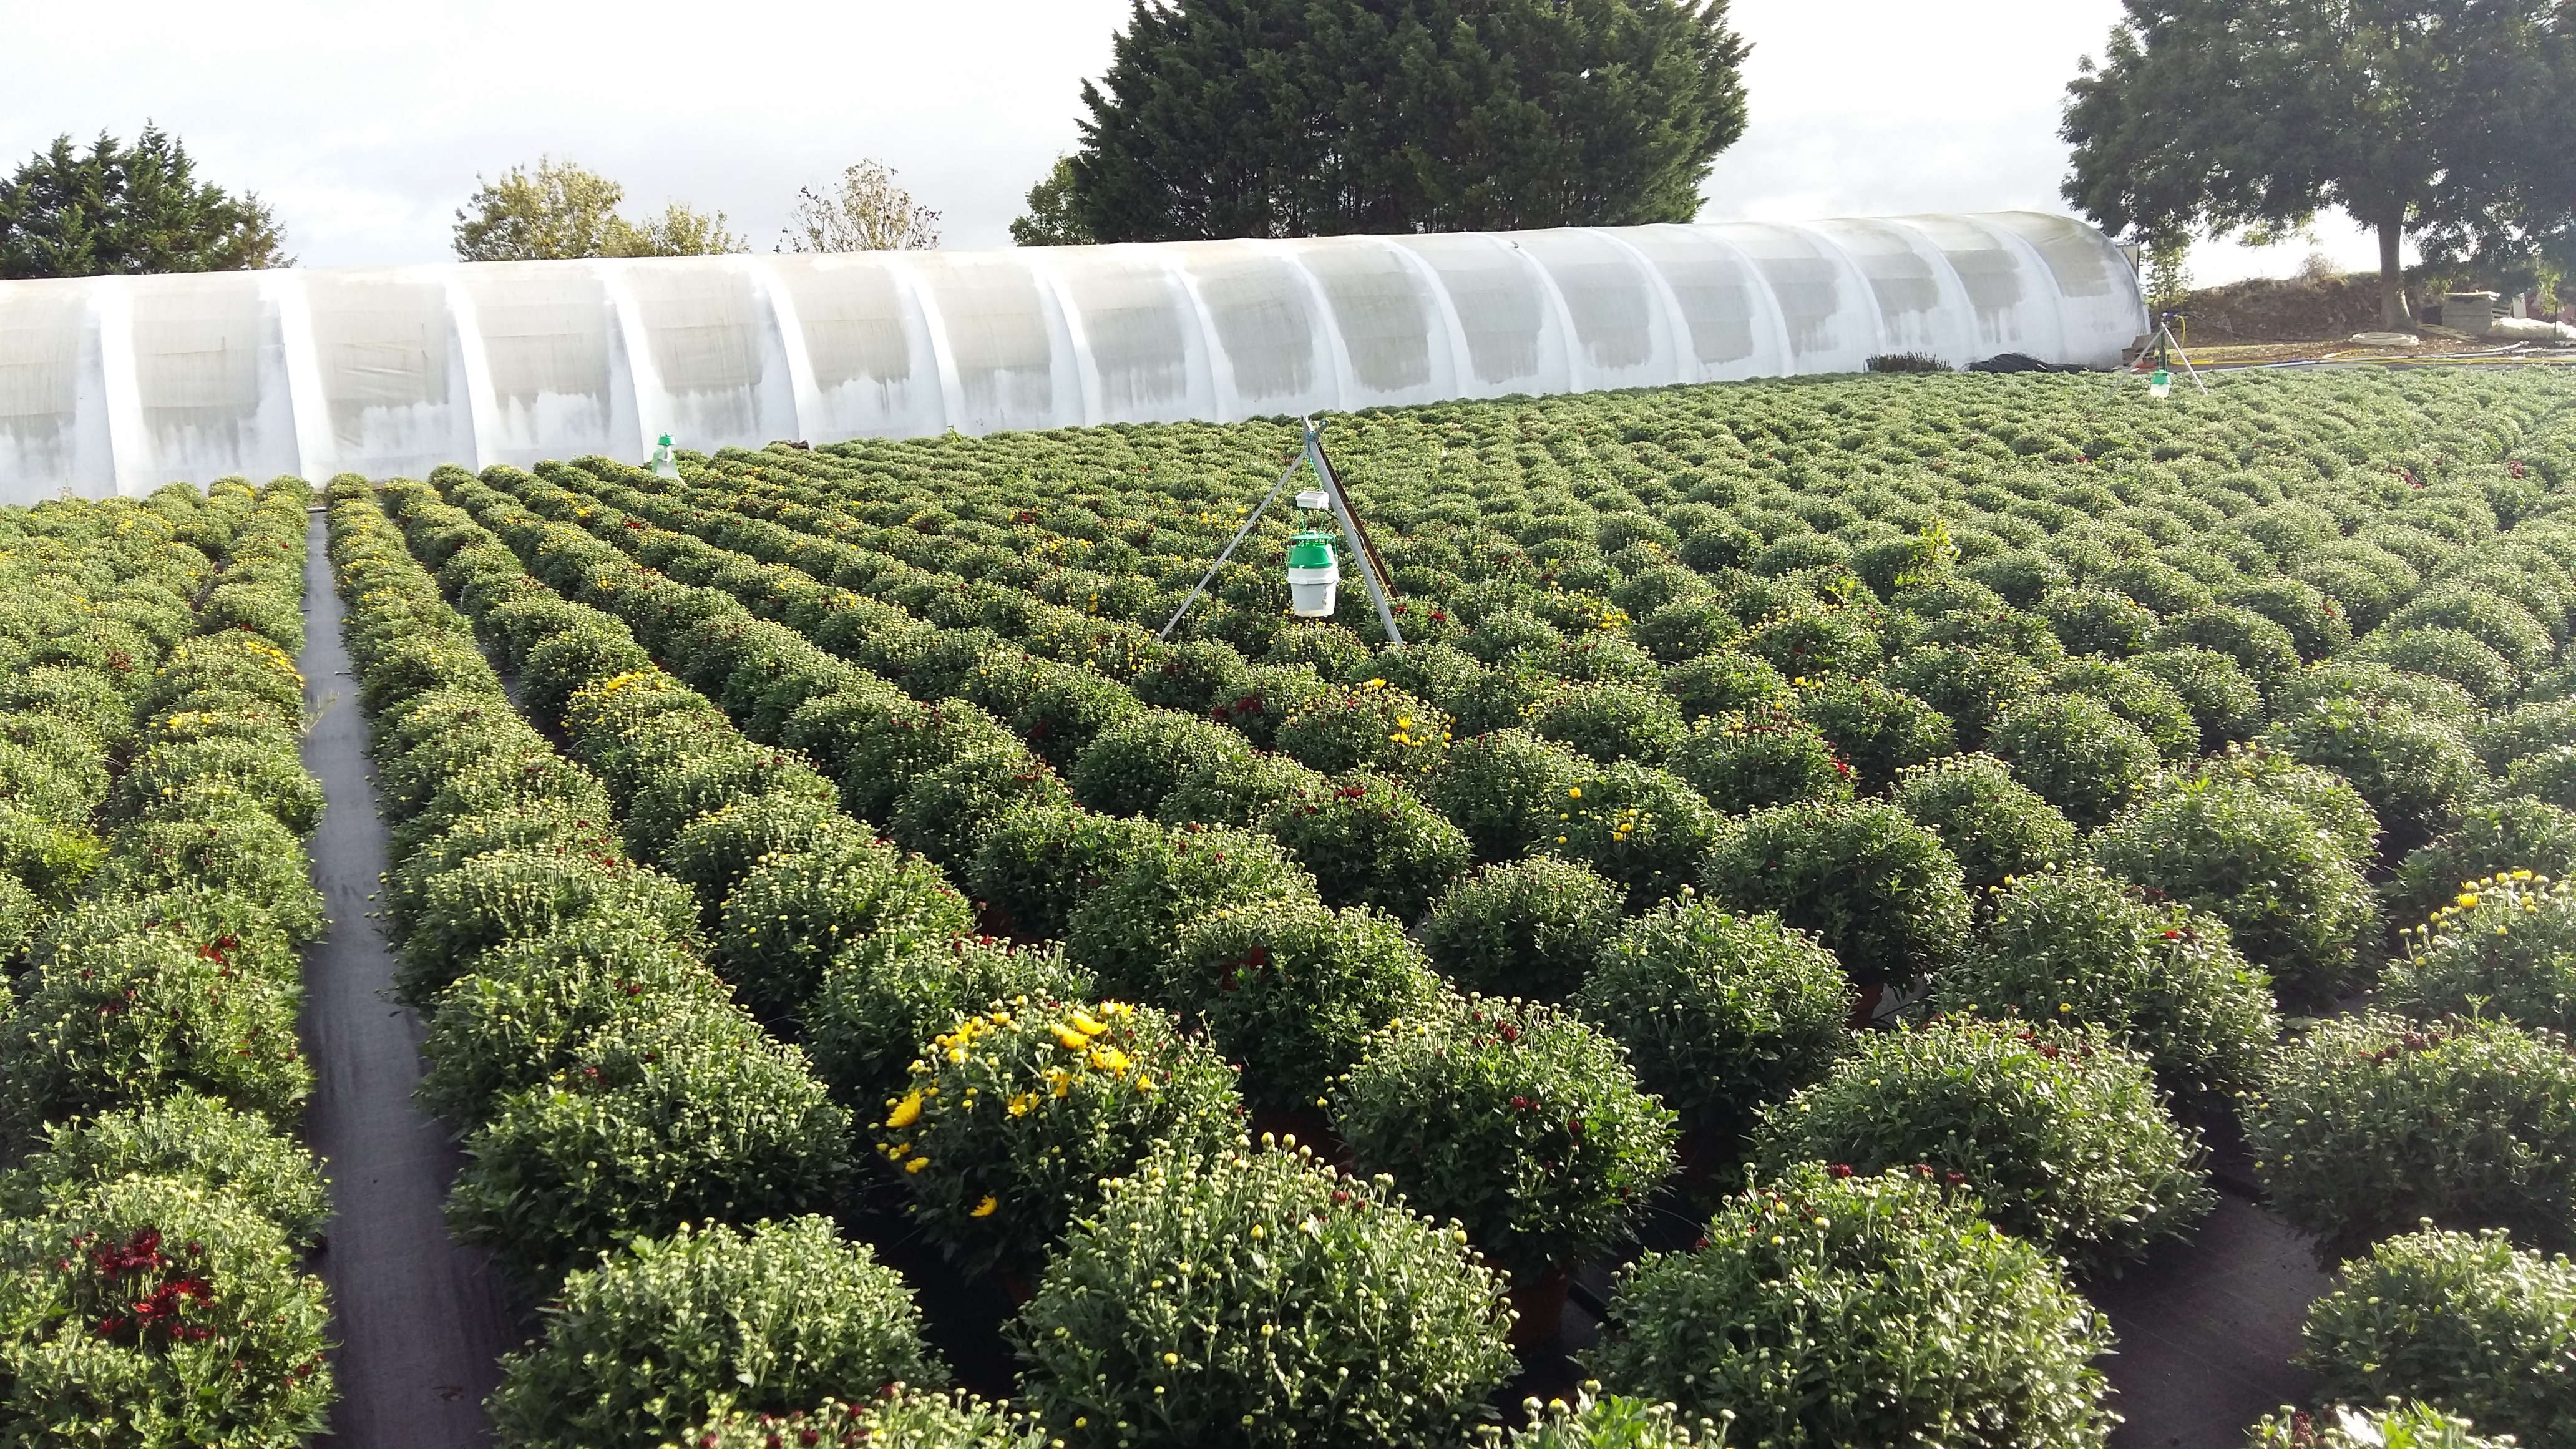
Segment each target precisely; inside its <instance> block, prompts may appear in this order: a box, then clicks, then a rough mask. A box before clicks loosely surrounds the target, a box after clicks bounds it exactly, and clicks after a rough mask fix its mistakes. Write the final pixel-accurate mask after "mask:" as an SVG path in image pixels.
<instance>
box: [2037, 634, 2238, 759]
mask: <svg viewBox="0 0 2576 1449" xmlns="http://www.w3.org/2000/svg"><path fill="white" fill-rule="evenodd" d="M2048 687H2049V688H2050V689H2051V690H2054V691H2055V692H2057V693H2059V694H2073V695H2082V696H2084V697H2086V698H2090V699H2095V700H2099V701H2101V703H2102V704H2103V705H2105V706H2106V707H2108V708H2109V709H2110V711H2111V713H2113V714H2115V715H2118V716H2119V717H2120V718H2122V719H2124V720H2126V721H2128V722H2129V723H2130V724H2133V725H2136V726H2137V727H2138V729H2139V731H2140V732H2141V733H2143V734H2145V735H2146V737H2147V738H2148V739H2149V740H2151V741H2153V742H2154V744H2155V747H2156V753H2158V754H2159V755H2162V756H2163V757H2164V758H2165V759H2166V760H2168V761H2180V760H2188V759H2190V758H2191V757H2192V756H2194V755H2197V754H2199V753H2200V722H2199V721H2198V720H2196V719H2194V718H2193V717H2192V712H2191V706H2190V705H2188V704H2186V703H2185V702H2184V701H2183V697H2182V695H2181V693H2180V692H2178V691H2177V690H2175V689H2174V687H2173V686H2172V685H2170V684H2167V683H2165V682H2164V681H2163V680H2161V679H2159V678H2157V677H2156V676H2154V675H2152V674H2149V673H2148V672H2146V671H2145V670H2143V669H2136V668H2132V667H2130V666H2129V665H2127V664H2124V663H2123V664H2115V663H2113V662H2112V661H2110V660H2108V659H2070V660H2068V661H2066V662H2065V663H2064V664H2061V665H2059V666H2057V668H2055V669H2053V670H2051V671H2050V672H2049V675H2048Z"/></svg>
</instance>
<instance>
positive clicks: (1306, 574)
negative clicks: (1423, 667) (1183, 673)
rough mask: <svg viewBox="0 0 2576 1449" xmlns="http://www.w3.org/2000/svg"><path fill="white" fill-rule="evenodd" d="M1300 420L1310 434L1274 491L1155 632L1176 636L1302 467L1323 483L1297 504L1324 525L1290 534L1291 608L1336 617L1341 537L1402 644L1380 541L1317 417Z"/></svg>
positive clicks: (1386, 625) (1381, 621) (1301, 614)
mask: <svg viewBox="0 0 2576 1449" xmlns="http://www.w3.org/2000/svg"><path fill="white" fill-rule="evenodd" d="M1300 421H1301V422H1302V424H1303V426H1304V430H1305V435H1306V436H1305V439H1304V446H1302V447H1300V448H1299V449H1298V451H1297V456H1296V457H1295V458H1294V459H1293V460H1291V461H1290V463H1289V464H1288V471H1286V472H1284V473H1282V474H1280V475H1279V481H1278V482H1276V483H1273V484H1271V485H1270V491H1269V492H1268V493H1266V494H1263V495H1262V498H1261V502H1260V504H1259V505H1257V506H1256V507H1254V508H1253V510H1252V511H1251V513H1249V514H1248V515H1246V516H1245V518H1244V520H1243V522H1242V524H1240V525H1239V526H1238V527H1236V529H1235V530H1234V537H1232V538H1230V539H1227V540H1226V543H1225V547H1224V548H1222V549H1219V550H1217V555H1216V562H1214V563H1212V564H1209V565H1208V570H1207V572H1206V573H1204V574H1202V575H1200V576H1199V581H1198V583H1197V584H1196V585H1194V586H1193V587H1192V588H1191V589H1190V592H1189V594H1188V596H1187V597H1185V598H1183V599H1182V600H1181V604H1180V607H1179V608H1177V609H1174V610H1173V611H1172V617H1171V618H1170V619H1169V620H1168V621H1167V622H1165V623H1164V625H1163V631H1162V633H1160V634H1158V635H1156V636H1155V637H1157V638H1160V639H1169V638H1171V637H1172V631H1173V630H1174V629H1177V628H1179V627H1180V623H1181V617H1182V616H1183V615H1185V614H1187V613H1188V612H1189V611H1190V605H1192V604H1194V603H1197V602H1198V600H1199V596H1200V595H1201V594H1204V593H1206V592H1207V587H1208V585H1209V584H1210V583H1212V582H1214V581H1215V579H1216V575H1217V570H1219V569H1221V568H1224V567H1225V562H1226V560H1227V559H1230V558H1232V557H1234V551H1235V550H1236V549H1238V548H1241V547H1242V546H1243V541H1244V540H1245V539H1247V538H1249V537H1251V536H1252V530H1253V527H1254V525H1256V524H1258V523H1260V522H1261V516H1262V515H1263V514H1264V513H1266V512H1268V511H1269V509H1270V505H1271V504H1273V503H1276V502H1278V501H1279V495H1280V494H1281V493H1283V492H1285V491H1286V490H1287V487H1288V484H1289V482H1290V480H1292V479H1294V478H1295V477H1296V476H1297V474H1298V473H1299V472H1300V471H1302V470H1305V469H1309V468H1311V469H1313V470H1314V473H1315V481H1316V482H1317V483H1319V484H1321V485H1322V486H1321V487H1317V488H1307V489H1303V490H1300V491H1299V492H1298V493H1297V494H1296V495H1295V497H1296V502H1297V506H1298V507H1299V508H1301V509H1303V510H1305V511H1306V512H1308V513H1317V514H1322V515H1323V517H1322V518H1320V519H1318V520H1317V522H1319V523H1321V524H1324V525H1326V526H1324V527H1321V528H1306V529H1300V530H1298V531H1297V532H1296V533H1293V534H1291V535H1289V537H1288V612H1289V613H1291V614H1293V615H1295V616H1296V617H1298V618H1300V619H1329V618H1331V617H1332V615H1333V606H1334V605H1335V604H1337V603H1339V602H1340V596H1341V592H1342V565H1341V558H1340V555H1339V553H1338V552H1337V551H1336V550H1335V549H1334V548H1333V540H1334V539H1335V538H1340V539H1342V540H1343V541H1344V542H1346V543H1348V544H1349V545H1350V549H1351V561H1352V562H1353V563H1354V564H1356V565H1358V567H1359V571H1360V581H1361V582H1362V583H1364V584H1366V585H1368V591H1369V601H1370V602H1371V603H1374V604H1376V605H1377V622H1378V627H1379V628H1380V629H1383V630H1385V631H1386V642H1387V644H1388V646H1389V647H1391V648H1396V649H1401V648H1403V647H1404V630H1403V629H1402V628H1401V627H1399V626H1398V625H1397V624H1396V622H1395V611H1396V610H1397V609H1398V608H1400V607H1402V606H1401V605H1399V604H1397V603H1396V602H1395V601H1394V600H1393V599H1392V598H1390V597H1388V594H1387V586H1386V565H1385V564H1384V563H1383V562H1381V561H1380V560H1379V558H1378V556H1377V545H1376V544H1374V543H1372V542H1370V541H1369V534H1368V526H1367V525H1366V524H1364V523H1362V522H1361V521H1360V517H1359V514H1358V513H1357V512H1356V511H1355V510H1353V509H1352V507H1351V498H1350V494H1348V493H1347V492H1345V491H1343V489H1342V482H1341V479H1340V478H1339V477H1338V476H1336V475H1335V474H1334V472H1333V464H1332V460H1331V459H1329V458H1326V457H1325V456H1324V442H1323V438H1322V437H1321V435H1319V434H1318V433H1317V431H1316V428H1315V421H1314V419H1312V418H1305V419H1301V420H1300ZM1336 527H1338V530H1339V531H1338V532H1336Z"/></svg>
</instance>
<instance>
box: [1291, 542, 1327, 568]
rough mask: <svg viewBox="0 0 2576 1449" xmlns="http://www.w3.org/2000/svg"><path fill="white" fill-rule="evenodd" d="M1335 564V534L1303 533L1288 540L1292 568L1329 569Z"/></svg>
mask: <svg viewBox="0 0 2576 1449" xmlns="http://www.w3.org/2000/svg"><path fill="white" fill-rule="evenodd" d="M1332 566H1333V536H1332V535H1331V534H1329V533H1301V534H1298V535H1296V536H1295V537H1294V538H1291V539H1290V540H1288V567H1290V568H1292V569H1328V568H1331V567H1332Z"/></svg>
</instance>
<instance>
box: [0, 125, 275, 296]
mask: <svg viewBox="0 0 2576 1449" xmlns="http://www.w3.org/2000/svg"><path fill="white" fill-rule="evenodd" d="M285 246H286V237H285V234H284V233H283V232H281V231H279V230H278V227H277V222H276V219H275V218H274V217H273V216H272V215H271V214H270V213H269V209H268V206H267V204H266V203H264V202H262V201H261V200H260V199H259V197H258V196H256V195H255V194H253V193H251V192H247V191H245V192H242V193H241V194H239V195H235V194H233V193H231V192H228V191H226V190H224V189H223V188H222V187H220V186H216V185H214V184H212V183H210V182H203V181H199V180H198V179H197V163H196V161H195V159H194V158H192V157H190V156H189V155H188V148H187V147H186V146H184V145H182V144H180V142H179V141H178V139H177V138H175V137H173V136H170V135H168V134H166V133H165V132H163V131H161V130H160V129H159V128H157V127H155V126H153V125H151V124H149V123H146V124H145V125H144V127H143V131H142V133H141V134H140V135H137V136H136V137H135V138H134V144H133V145H131V146H127V145H124V144H121V143H120V142H118V141H117V139H116V138H115V137H113V136H110V135H108V134H107V133H105V132H103V131H102V132H100V133H99V137H98V139H97V140H96V141H94V142H92V143H91V144H90V147H89V149H88V151H87V152H86V153H84V152H82V151H81V150H80V149H79V148H77V147H75V146H74V145H73V144H72V138H71V137H70V136H69V135H68V134H66V135H61V136H56V137H55V138H54V143H53V145H52V146H50V147H48V148H46V149H45V150H43V151H39V152H37V153H36V154H35V155H34V156H32V157H30V158H29V159H28V160H27V161H26V162H25V163H23V164H22V165H20V166H19V168H18V170H17V172H16V173H15V174H14V175H12V176H11V177H10V178H9V180H8V182H7V183H6V184H5V185H0V278H12V277H95V276H109V275H114V276H130V275H134V274H137V273H148V272H233V271H244V270H249V269H253V268H260V267H289V266H293V265H294V264H295V260H294V258H292V257H289V256H287V255H286V254H285Z"/></svg>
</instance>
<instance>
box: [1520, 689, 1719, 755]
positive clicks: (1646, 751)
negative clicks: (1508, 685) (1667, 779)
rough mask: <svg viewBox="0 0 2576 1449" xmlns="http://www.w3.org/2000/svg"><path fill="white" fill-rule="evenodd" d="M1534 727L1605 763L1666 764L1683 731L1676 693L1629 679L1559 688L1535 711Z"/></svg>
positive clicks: (1533, 730) (1530, 715)
mask: <svg viewBox="0 0 2576 1449" xmlns="http://www.w3.org/2000/svg"><path fill="white" fill-rule="evenodd" d="M1528 725H1529V729H1530V732H1531V733H1533V734H1535V735H1537V736H1538V737H1539V738H1541V739H1549V740H1555V741H1556V742H1558V743H1559V744H1562V745H1564V746H1566V747H1567V748H1569V749H1571V750H1573V751H1574V752H1575V753H1576V754H1579V755H1583V756H1585V757H1587V758H1589V759H1592V760H1594V761H1597V762H1599V763H1602V764H1608V763H1610V762H1612V761H1614V760H1636V761H1638V762H1640V763H1643V764H1649V765H1652V764H1661V763H1662V762H1663V760H1664V757H1665V756H1666V755H1668V754H1670V753H1671V752H1672V748H1673V746H1674V744H1675V743H1676V742H1678V741H1679V740H1680V739H1681V737H1682V729H1683V726H1682V713H1681V706H1680V705H1679V704H1677V703H1676V702H1674V700H1673V698H1672V696H1670V695H1667V694H1664V693H1662V692H1660V691H1658V690H1656V689H1655V688H1653V687H1652V686H1651V685H1640V684H1638V683H1636V682H1635V681H1633V680H1626V679H1611V680H1604V681H1601V682H1599V683H1593V684H1576V685H1571V686H1568V687H1566V688H1563V689H1559V690H1557V691H1556V692H1554V693H1552V694H1550V695H1548V696H1546V697H1545V698H1542V699H1541V700H1539V701H1538V703H1537V704H1536V705H1535V706H1533V707H1532V708H1531V709H1530V711H1529V713H1528Z"/></svg>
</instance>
